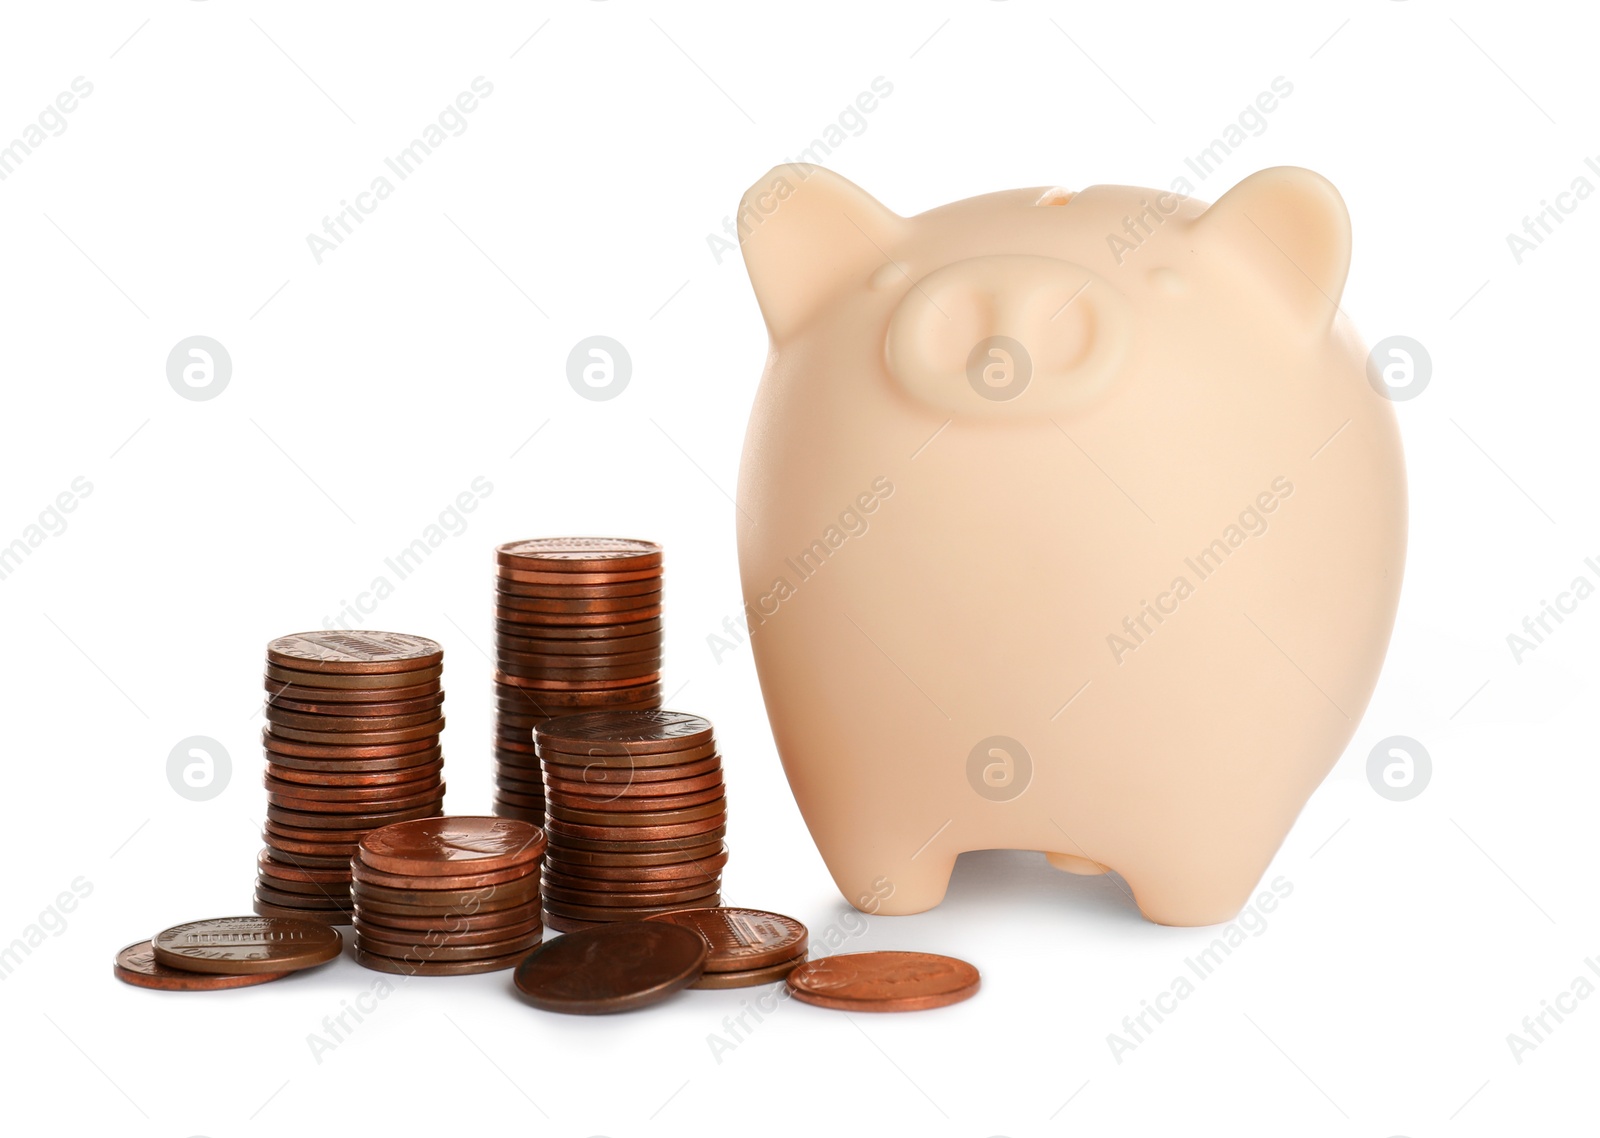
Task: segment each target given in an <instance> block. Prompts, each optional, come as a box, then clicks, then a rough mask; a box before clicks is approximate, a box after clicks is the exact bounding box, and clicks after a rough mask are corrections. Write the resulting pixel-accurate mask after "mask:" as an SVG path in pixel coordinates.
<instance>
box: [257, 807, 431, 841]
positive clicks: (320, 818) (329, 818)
mask: <svg viewBox="0 0 1600 1138" xmlns="http://www.w3.org/2000/svg"><path fill="white" fill-rule="evenodd" d="M443 805H444V799H443V798H442V797H441V798H438V799H435V800H434V801H431V802H428V803H427V804H425V805H423V806H419V807H417V808H416V809H414V810H390V811H387V812H383V813H377V812H375V813H371V814H318V813H313V812H311V811H307V810H290V809H287V808H285V807H283V806H273V805H271V804H270V803H269V804H268V805H267V821H268V822H276V823H278V824H279V825H281V826H285V827H293V828H294V829H298V830H340V831H349V830H376V829H379V828H380V827H383V826H389V825H392V824H394V823H395V822H410V821H414V820H416V819H421V818H433V817H437V816H438V813H439V808H440V807H441V806H443ZM329 840H330V841H334V840H337V839H335V838H333V837H330V838H329Z"/></svg>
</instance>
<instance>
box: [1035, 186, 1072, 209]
mask: <svg viewBox="0 0 1600 1138" xmlns="http://www.w3.org/2000/svg"><path fill="white" fill-rule="evenodd" d="M1071 200H1072V191H1071V190H1069V189H1067V188H1066V187H1065V186H1054V187H1052V188H1050V189H1048V190H1046V191H1045V192H1044V193H1042V194H1040V195H1039V200H1038V201H1036V202H1034V203H1033V204H1034V205H1066V204H1067V203H1068V202H1069V201H1071Z"/></svg>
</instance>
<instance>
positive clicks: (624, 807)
mask: <svg viewBox="0 0 1600 1138" xmlns="http://www.w3.org/2000/svg"><path fill="white" fill-rule="evenodd" d="M722 796H723V789H722V785H721V784H720V783H718V784H717V785H716V786H713V787H710V788H708V789H706V790H696V791H693V792H691V793H689V794H670V795H668V794H660V795H654V796H651V797H645V796H643V795H634V796H632V797H623V796H620V795H614V796H613V797H611V798H602V797H600V796H598V795H577V794H567V793H564V792H562V791H560V790H559V789H556V788H551V790H550V801H551V802H553V803H555V804H556V805H557V807H558V809H560V810H561V811H563V813H561V814H560V815H559V816H560V817H563V818H567V819H569V820H570V819H571V818H573V817H575V815H574V814H573V813H567V812H568V811H581V812H582V813H584V814H601V815H606V816H607V817H609V816H612V815H616V814H632V813H633V812H634V811H637V810H641V809H645V808H648V809H651V810H662V811H680V810H690V809H694V808H695V807H699V806H704V805H706V804H708V803H710V802H713V801H720V800H721V799H722Z"/></svg>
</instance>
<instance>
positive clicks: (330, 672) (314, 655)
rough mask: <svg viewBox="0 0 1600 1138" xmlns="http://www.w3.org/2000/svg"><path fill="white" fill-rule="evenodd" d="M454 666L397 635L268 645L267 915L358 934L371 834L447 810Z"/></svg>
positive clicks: (342, 635) (349, 634)
mask: <svg viewBox="0 0 1600 1138" xmlns="http://www.w3.org/2000/svg"><path fill="white" fill-rule="evenodd" d="M443 658H444V652H443V650H442V649H441V648H440V647H439V645H438V644H437V643H435V642H434V641H432V640H428V639H426V638H424V637H421V636H408V635H405V634H403V633H397V632H364V631H331V632H301V633H296V634H294V635H292V636H284V637H280V638H279V639H277V640H274V641H273V642H272V643H271V644H269V645H267V675H266V688H267V697H266V717H267V728H266V730H265V731H264V732H263V734H262V743H263V745H264V746H265V748H266V756H267V775H266V785H267V825H266V833H265V834H264V839H265V841H266V849H264V850H262V851H261V855H260V857H259V858H258V859H257V863H256V866H257V877H256V898H255V910H256V912H257V913H259V914H262V915H264V916H276V917H308V918H311V919H314V920H320V921H325V922H327V923H329V924H349V923H350V858H351V855H352V854H354V853H355V851H356V843H357V842H358V841H359V840H360V839H361V836H362V835H363V834H365V833H366V832H367V831H368V830H372V829H376V828H377V827H379V826H386V825H388V824H389V823H391V822H399V821H403V820H405V819H409V818H427V817H430V816H432V815H435V814H438V813H439V812H440V811H441V810H442V809H443V805H444V783H443V782H442V781H441V779H440V771H441V769H442V767H443V763H444V760H443V757H442V753H441V751H440V747H439V732H440V730H441V729H442V728H443V727H444V693H443V692H442V691H441V690H440V688H439V675H440V672H441V669H442V661H443Z"/></svg>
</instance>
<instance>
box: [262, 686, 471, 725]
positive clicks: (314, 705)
mask: <svg viewBox="0 0 1600 1138" xmlns="http://www.w3.org/2000/svg"><path fill="white" fill-rule="evenodd" d="M442 703H444V692H442V691H437V692H433V693H432V694H431V695H425V696H421V697H419V698H417V699H398V700H396V699H389V700H382V701H370V700H369V701H365V702H362V703H350V702H345V701H340V700H321V699H297V698H294V697H290V696H283V695H274V694H273V693H272V692H268V693H267V700H266V707H267V710H269V711H292V712H295V713H297V714H300V715H333V716H346V717H350V718H355V719H362V720H365V719H373V718H378V719H382V718H388V717H392V716H396V715H417V714H419V713H421V712H424V711H430V710H432V709H433V708H435V707H438V706H440V705H441V704H442Z"/></svg>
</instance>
